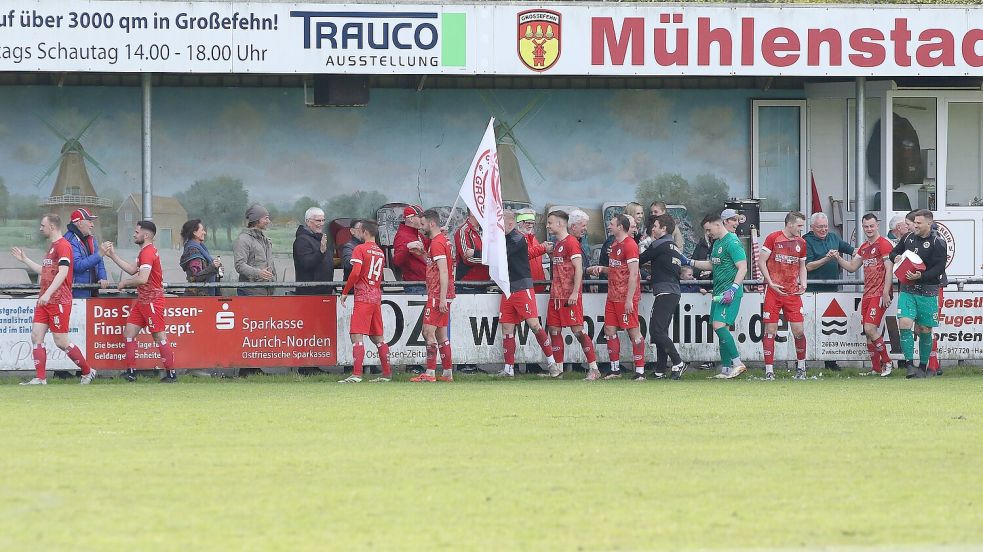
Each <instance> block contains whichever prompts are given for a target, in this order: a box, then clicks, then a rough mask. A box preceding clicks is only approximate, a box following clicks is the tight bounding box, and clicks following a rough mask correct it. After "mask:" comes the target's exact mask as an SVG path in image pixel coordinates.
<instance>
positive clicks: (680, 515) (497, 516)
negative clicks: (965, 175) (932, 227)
mask: <svg viewBox="0 0 983 552" xmlns="http://www.w3.org/2000/svg"><path fill="white" fill-rule="evenodd" d="M335 379H337V378H328V377H323V376H322V377H316V378H300V377H286V376H279V377H258V378H249V379H245V380H207V379H204V380H199V379H194V378H190V377H185V378H182V382H181V383H179V384H177V385H170V386H165V385H160V384H157V383H156V382H155V381H153V380H147V381H145V382H143V381H141V382H140V383H137V384H122V383H117V382H115V381H113V382H110V381H107V380H100V381H98V382H97V383H95V384H93V385H91V386H88V387H81V386H79V385H77V384H75V383H74V381H72V382H71V383H65V384H58V385H56V384H51V385H48V386H46V387H44V388H40V387H32V388H25V387H20V386H17V385H10V383H13V382H14V380H11V379H10V378H6V379H4V380H3V383H5V385H0V414H2V417H3V430H2V433H0V435H2V438H0V443H2V449H0V550H106V549H112V550H153V549H166V550H188V549H195V550H361V549H377V550H396V549H399V550H403V549H413V550H432V549H440V550H474V549H479V550H680V549H712V550H722V549H752V548H753V549H804V550H815V549H833V550H840V549H843V550H846V549H851V550H852V549H878V550H899V549H905V550H911V549H921V548H932V549H938V548H946V549H959V550H964V549H977V548H978V547H983V469H981V458H983V401H981V400H980V399H981V397H983V377H981V376H980V375H979V369H978V368H976V369H969V368H960V369H957V370H950V372H949V373H948V374H947V375H946V376H944V377H942V378H936V379H931V380H911V381H906V380H904V379H902V378H891V379H889V380H882V379H875V378H869V377H868V378H857V377H852V378H846V377H838V378H826V379H824V380H822V381H815V380H812V381H804V382H799V381H791V380H788V379H782V380H779V381H776V382H762V381H752V380H739V381H719V380H707V379H705V373H699V374H692V375H689V377H688V379H686V380H685V381H681V382H671V381H647V382H644V383H632V382H630V381H613V382H596V383H593V384H590V383H585V382H582V381H572V380H571V379H572V378H571V379H568V380H564V381H544V380H539V379H520V380H517V381H491V380H490V379H489V378H487V377H466V376H464V377H460V376H459V377H458V381H457V382H455V383H453V384H427V385H417V384H409V383H407V382H405V381H399V382H393V383H390V384H368V383H363V384H361V385H357V386H342V385H338V384H335V383H333V381H334V380H335ZM400 379H401V380H405V376H402V375H401V376H400ZM18 381H19V380H18Z"/></svg>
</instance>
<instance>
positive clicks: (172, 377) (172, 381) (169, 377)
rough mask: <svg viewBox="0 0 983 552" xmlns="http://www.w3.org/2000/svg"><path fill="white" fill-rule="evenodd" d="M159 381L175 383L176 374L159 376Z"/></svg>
mask: <svg viewBox="0 0 983 552" xmlns="http://www.w3.org/2000/svg"><path fill="white" fill-rule="evenodd" d="M160 382H161V383H177V376H164V377H162V378H160Z"/></svg>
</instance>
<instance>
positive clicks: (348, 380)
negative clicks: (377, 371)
mask: <svg viewBox="0 0 983 552" xmlns="http://www.w3.org/2000/svg"><path fill="white" fill-rule="evenodd" d="M338 383H362V378H360V377H358V376H348V377H347V378H345V379H343V380H338Z"/></svg>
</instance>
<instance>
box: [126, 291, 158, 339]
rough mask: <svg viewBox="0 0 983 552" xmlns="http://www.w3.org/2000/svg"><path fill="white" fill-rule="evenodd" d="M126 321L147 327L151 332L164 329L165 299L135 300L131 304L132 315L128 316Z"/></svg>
mask: <svg viewBox="0 0 983 552" xmlns="http://www.w3.org/2000/svg"><path fill="white" fill-rule="evenodd" d="M126 323H127V324H133V325H134V326H139V327H141V328H147V329H148V330H150V333H157V332H162V331H164V299H158V300H156V301H152V302H150V303H144V302H141V301H134V302H133V305H131V306H130V315H129V316H127V317H126Z"/></svg>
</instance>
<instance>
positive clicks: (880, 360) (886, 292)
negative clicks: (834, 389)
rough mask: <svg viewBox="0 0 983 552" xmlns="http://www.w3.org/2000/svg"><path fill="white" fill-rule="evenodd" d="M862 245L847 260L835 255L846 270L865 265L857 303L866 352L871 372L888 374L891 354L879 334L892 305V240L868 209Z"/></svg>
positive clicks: (882, 374)
mask: <svg viewBox="0 0 983 552" xmlns="http://www.w3.org/2000/svg"><path fill="white" fill-rule="evenodd" d="M861 220H862V223H861V226H862V228H863V232H864V237H866V238H867V239H866V241H864V243H863V245H861V246H860V247H859V248H857V252H856V255H854V256H853V258H852V259H851V260H849V261H847V260H844V259H843V258H842V257H840V256H839V255H834V257H835V259H836V262H837V263H839V265H840V266H841V267H842V268H844V269H845V270H847V271H848V272H856V271H857V270H858V269H860V268H861V267H863V269H864V296H863V299H862V300H861V303H860V312H861V315H862V316H863V324H864V335H865V336H866V338H867V352H868V353H869V354H870V362H871V366H872V369H873V372H874V373H876V374H880V375H881V376H884V377H886V376H889V375H891V356H890V355H889V354H888V352H887V347H886V346H885V345H884V338H883V337H882V336H881V334H880V328H881V320H883V318H884V312H885V311H887V308H888V307H889V306H891V275H892V270H893V266H894V265H893V263H892V262H891V257H890V255H891V249H893V248H894V246H893V245H892V244H891V242H890V241H889V240H888V239H887V238H885V237H884V236H881V234H880V231H879V229H878V227H877V222H878V221H877V215H875V214H873V213H867V214H866V215H864V216H863V219H861Z"/></svg>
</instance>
